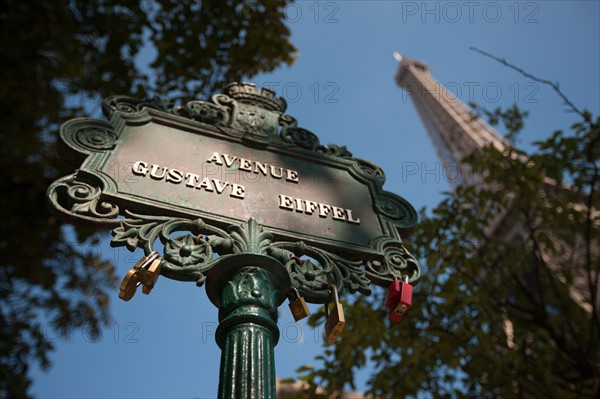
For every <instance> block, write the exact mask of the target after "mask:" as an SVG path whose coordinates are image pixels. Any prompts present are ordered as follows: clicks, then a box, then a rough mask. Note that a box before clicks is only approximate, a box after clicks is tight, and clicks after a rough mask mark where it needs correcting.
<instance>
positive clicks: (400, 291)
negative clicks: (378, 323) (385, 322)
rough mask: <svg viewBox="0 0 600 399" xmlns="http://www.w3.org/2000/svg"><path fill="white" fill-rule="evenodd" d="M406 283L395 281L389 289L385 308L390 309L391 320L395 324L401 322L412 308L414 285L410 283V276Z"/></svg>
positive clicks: (406, 278)
mask: <svg viewBox="0 0 600 399" xmlns="http://www.w3.org/2000/svg"><path fill="white" fill-rule="evenodd" d="M404 280H405V281H402V282H400V281H398V280H397V279H394V281H393V282H392V284H390V286H389V287H388V298H387V301H386V304H385V306H387V307H388V308H389V309H390V315H389V319H390V320H391V321H393V322H396V323H397V322H399V321H400V320H402V319H403V318H404V315H405V314H406V312H407V311H408V309H410V307H411V306H412V285H410V284H409V283H408V276H405V277H404Z"/></svg>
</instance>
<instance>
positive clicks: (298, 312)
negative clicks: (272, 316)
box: [288, 287, 310, 321]
mask: <svg viewBox="0 0 600 399" xmlns="http://www.w3.org/2000/svg"><path fill="white" fill-rule="evenodd" d="M288 299H289V300H290V304H289V305H290V310H291V311H292V316H294V320H296V321H298V320H302V319H303V318H305V317H307V316H308V315H309V314H310V311H309V310H308V306H306V301H305V300H304V297H302V296H301V295H300V292H298V289H297V288H294V287H292V289H291V290H290V293H289V294H288Z"/></svg>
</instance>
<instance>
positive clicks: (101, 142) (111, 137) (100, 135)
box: [75, 127, 117, 151]
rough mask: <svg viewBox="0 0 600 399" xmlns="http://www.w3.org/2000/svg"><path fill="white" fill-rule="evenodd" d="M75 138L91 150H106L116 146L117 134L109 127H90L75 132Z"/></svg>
mask: <svg viewBox="0 0 600 399" xmlns="http://www.w3.org/2000/svg"><path fill="white" fill-rule="evenodd" d="M75 139H76V140H77V142H78V143H79V144H80V145H81V146H82V147H84V148H87V149H89V150H91V151H105V150H111V149H113V148H114V146H115V142H116V141H117V135H116V134H115V133H114V132H113V131H112V130H109V129H102V128H99V127H90V128H83V129H80V130H78V131H77V132H75Z"/></svg>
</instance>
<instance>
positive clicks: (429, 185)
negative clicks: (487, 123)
mask: <svg viewBox="0 0 600 399" xmlns="http://www.w3.org/2000/svg"><path fill="white" fill-rule="evenodd" d="M599 4H600V3H599V2H598V1H542V2H535V1H522V2H514V1H506V2H504V1H502V2H500V1H497V2H479V1H473V2H462V1H459V2H452V1H450V2H433V1H431V2H421V1H416V2H413V1H381V2H366V1H352V2H351V1H340V2H337V1H322V2H314V1H306V2H299V3H297V4H294V5H290V6H289V7H288V8H287V10H286V12H287V15H288V24H289V26H290V28H291V30H292V41H293V43H294V44H295V46H296V47H297V48H298V50H299V54H298V59H297V61H296V63H295V64H294V65H292V66H290V67H282V68H280V69H278V70H277V71H275V72H274V73H271V74H265V75H261V76H258V77H255V78H254V79H252V81H255V82H256V83H257V84H258V85H269V86H271V87H273V88H274V89H275V90H276V91H277V92H278V94H280V95H283V96H285V97H287V100H288V110H287V113H288V114H290V115H292V116H294V117H295V118H296V119H297V120H298V122H299V126H301V127H304V128H306V129H309V130H311V131H312V132H314V133H315V134H317V135H318V136H319V138H320V140H321V142H322V143H324V144H330V143H331V144H339V145H346V146H347V147H348V149H349V150H350V151H351V152H352V153H353V154H354V155H355V156H357V157H360V158H363V159H367V160H370V161H373V162H375V163H377V164H378V165H380V166H381V167H382V168H383V169H384V171H385V172H386V176H387V182H386V184H385V186H384V187H385V189H386V190H388V191H392V192H394V193H396V194H399V195H401V196H403V197H405V198H406V199H407V200H408V201H409V202H411V203H412V204H413V206H414V207H415V208H417V209H419V208H422V207H427V208H428V209H431V208H432V207H434V206H435V205H436V204H437V203H438V202H439V201H440V200H441V198H442V193H443V191H446V190H448V184H447V182H446V181H445V179H444V178H445V175H444V171H443V170H442V168H441V166H440V164H439V162H438V160H437V158H436V155H435V152H434V149H433V147H432V145H431V143H430V141H429V139H428V138H427V136H426V134H425V131H424V128H423V126H422V124H421V121H420V120H419V118H418V116H417V113H416V111H415V109H414V107H413V105H412V104H411V102H410V100H409V98H408V97H407V95H406V93H404V92H403V91H402V90H401V89H400V88H398V87H397V86H396V84H395V82H394V79H393V76H394V73H395V71H396V68H397V63H396V61H394V59H393V58H392V52H393V51H395V50H397V51H399V52H400V53H402V54H403V55H405V56H408V57H412V58H416V59H419V60H422V61H425V62H426V63H427V64H428V65H429V66H430V68H431V71H432V74H433V76H434V77H435V78H436V79H437V80H438V81H440V82H441V83H442V84H445V85H447V86H449V88H450V90H451V91H452V92H453V93H454V94H456V95H457V96H458V97H459V98H460V99H461V100H463V101H464V102H469V101H474V102H476V103H478V104H479V105H481V106H484V107H488V108H495V107H498V106H501V107H507V106H510V105H512V104H513V103H517V104H518V105H519V106H520V107H521V108H522V109H525V110H528V111H529V112H530V117H529V119H528V122H527V124H526V127H525V131H524V133H523V134H522V135H521V141H520V144H521V145H522V147H524V148H525V149H531V148H532V147H531V143H532V142H533V141H535V140H540V139H543V138H545V137H548V136H549V135H550V134H551V133H552V132H553V131H554V130H557V129H564V130H566V129H568V128H569V126H570V125H571V124H572V123H574V122H576V121H577V118H576V115H574V114H572V113H568V112H566V107H565V106H564V104H563V103H562V101H561V99H560V98H559V97H558V96H557V95H555V94H554V93H553V92H552V91H551V89H549V88H548V87H546V86H542V85H540V84H537V83H535V82H532V81H531V79H528V78H524V77H522V76H520V75H519V74H517V73H516V72H514V71H512V70H510V69H508V68H506V67H504V66H502V65H500V64H499V63H497V62H495V61H493V60H490V59H488V58H485V57H483V56H481V55H479V54H477V53H475V52H473V51H470V50H469V47H471V46H473V47H478V48H481V49H483V50H485V51H487V52H490V53H493V54H495V55H497V56H499V57H503V58H506V59H507V60H509V61H511V62H513V63H515V64H517V65H518V66H520V67H521V68H523V69H525V70H527V71H528V72H530V73H532V74H535V75H537V76H539V77H541V78H545V79H550V80H552V81H557V82H559V83H560V87H561V89H562V90H563V91H564V93H565V94H566V95H567V96H568V97H569V98H570V99H571V100H572V101H573V102H574V103H575V104H576V105H577V106H579V107H581V108H587V109H589V110H590V111H592V112H593V113H594V114H595V115H598V113H599V112H600V7H599ZM149 56H151V54H149ZM92 116H95V117H99V115H92ZM108 241H109V235H108V233H107V234H106V239H105V240H104V241H103V243H102V245H101V246H98V247H90V250H93V251H98V252H99V253H101V255H102V256H104V257H106V258H109V259H112V260H113V261H114V262H115V263H116V264H117V270H118V274H119V275H124V274H125V273H126V271H127V270H128V269H129V268H130V267H131V266H132V264H133V263H134V262H135V261H136V260H137V259H138V258H139V256H141V251H138V252H136V253H135V254H133V255H131V254H129V253H128V252H127V251H126V250H125V249H122V248H121V249H111V248H109V247H108ZM117 295H118V291H117V290H115V292H114V299H113V302H112V305H111V307H112V312H113V323H112V324H111V325H110V326H109V327H106V328H104V329H103V330H102V336H101V337H100V338H99V339H97V340H91V339H90V337H89V336H88V334H87V332H86V330H76V331H73V332H72V333H71V334H69V335H68V336H66V337H60V336H57V334H56V332H55V331H54V330H53V329H52V326H43V328H44V333H45V334H46V335H47V337H49V338H50V339H53V340H55V341H56V347H57V349H56V351H55V352H54V353H53V354H52V356H51V360H52V363H53V366H52V367H51V368H50V369H49V370H48V371H47V372H42V371H40V370H39V369H37V368H34V370H33V378H34V386H33V393H34V394H35V395H36V396H38V397H40V398H57V397H61V398H98V397H101V398H142V397H144V398H163V397H171V398H172V397H176V398H192V397H196V398H198V397H200V398H212V397H215V396H216V392H217V384H218V373H219V359H220V351H219V349H218V347H217V345H216V343H215V341H214V330H215V328H216V326H217V309H216V308H215V307H214V306H213V305H212V304H211V303H210V301H209V300H208V298H207V297H206V293H205V290H204V288H197V287H195V285H194V284H190V283H180V282H175V281H171V280H168V279H166V278H161V279H159V281H158V283H157V286H156V288H155V290H154V291H153V292H152V294H151V295H149V296H142V295H141V294H139V293H138V294H137V295H136V296H135V297H134V298H133V299H132V300H131V301H130V302H123V301H120V300H119V299H118V298H117ZM425 300H427V298H426V297H425V296H423V295H419V290H418V287H417V288H416V289H415V297H414V301H425ZM382 306H383V304H382ZM347 322H348V323H360V320H347ZM411 322H414V321H411V319H410V317H408V318H406V319H405V320H404V321H403V323H411ZM279 325H280V328H281V333H282V337H281V340H280V342H279V344H278V346H277V347H276V348H275V356H276V367H277V375H278V376H280V377H290V376H294V375H295V371H294V370H295V369H296V368H297V367H299V366H301V365H303V364H314V365H317V364H316V363H315V362H314V361H313V358H314V356H315V355H317V354H319V353H320V352H321V351H322V350H323V346H322V344H321V339H320V332H319V331H314V330H311V329H309V328H308V327H307V326H306V323H305V322H303V321H301V322H299V323H298V324H295V323H294V322H293V319H292V317H291V314H290V313H289V310H288V308H287V306H286V305H283V306H282V307H281V308H280V320H279ZM385 326H386V323H385V322H384V321H383V320H382V324H381V328H385ZM342 339H343V338H342ZM367 374H368V372H364V373H361V374H360V376H359V377H360V378H359V388H364V386H365V385H364V382H365V380H366V376H367Z"/></svg>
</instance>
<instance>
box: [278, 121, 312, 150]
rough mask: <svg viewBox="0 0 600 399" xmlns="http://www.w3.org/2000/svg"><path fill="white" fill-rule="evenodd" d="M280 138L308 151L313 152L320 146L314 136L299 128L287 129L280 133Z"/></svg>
mask: <svg viewBox="0 0 600 399" xmlns="http://www.w3.org/2000/svg"><path fill="white" fill-rule="evenodd" d="M281 138H282V139H284V140H285V141H287V142H289V143H293V144H295V145H297V146H298V147H300V148H303V149H305V150H308V151H314V150H315V149H316V148H317V147H319V145H320V143H319V138H318V137H317V135H316V134H314V133H313V132H311V131H309V130H306V129H302V128H300V127H290V128H287V129H286V130H285V132H283V131H282V133H281Z"/></svg>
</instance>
